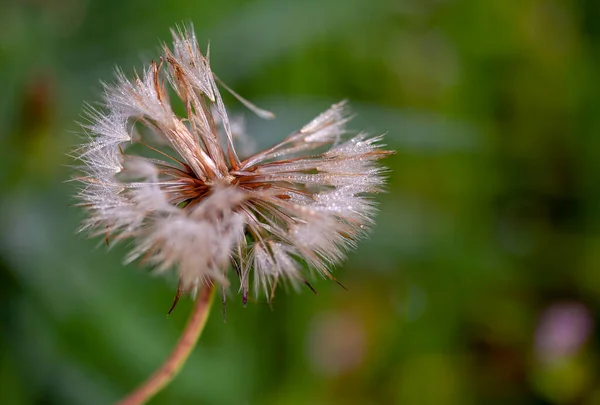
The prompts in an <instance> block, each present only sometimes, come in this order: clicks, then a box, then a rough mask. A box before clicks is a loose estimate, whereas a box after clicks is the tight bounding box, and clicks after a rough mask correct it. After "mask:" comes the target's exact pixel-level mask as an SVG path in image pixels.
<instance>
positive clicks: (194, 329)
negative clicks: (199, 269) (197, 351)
mask: <svg viewBox="0 0 600 405" xmlns="http://www.w3.org/2000/svg"><path fill="white" fill-rule="evenodd" d="M214 296H215V288H214V286H213V285H208V284H206V283H202V285H201V287H200V290H199V291H198V295H197V296H196V302H195V303H194V308H193V310H192V313H191V315H190V319H189V320H188V323H187V325H186V327H185V329H184V331H183V333H182V335H181V337H180V338H179V342H177V345H176V346H175V349H173V352H171V355H170V356H169V358H167V360H165V362H164V363H163V365H162V366H161V367H160V368H159V369H158V370H156V371H155V372H154V374H152V375H151V376H150V378H148V379H147V380H146V381H145V382H144V383H143V384H142V385H140V386H139V387H138V388H137V389H136V390H135V391H133V392H132V393H131V394H129V395H128V396H127V397H125V398H124V399H122V400H121V401H119V402H118V403H117V405H140V404H144V403H146V401H148V400H149V399H150V398H152V397H153V396H154V395H155V394H156V393H157V392H159V391H160V390H161V389H163V388H164V387H165V386H166V385H167V384H168V383H169V382H171V380H172V379H173V378H174V377H175V376H176V375H177V373H178V372H179V370H180V369H181V367H182V366H183V364H184V363H185V361H186V360H187V359H188V357H189V356H190V353H191V352H192V350H193V349H194V347H195V346H196V342H197V341H198V338H199V337H200V334H201V333H202V330H203V329H204V325H205V324H206V320H207V319H208V314H209V312H210V307H211V304H212V301H213V298H214Z"/></svg>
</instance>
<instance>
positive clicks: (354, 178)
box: [76, 30, 390, 301]
mask: <svg viewBox="0 0 600 405" xmlns="http://www.w3.org/2000/svg"><path fill="white" fill-rule="evenodd" d="M173 37H174V45H173V49H169V48H168V47H167V46H165V47H164V50H163V55H162V56H161V58H160V63H154V62H153V63H151V64H150V65H149V66H148V67H146V69H145V70H144V72H143V74H142V75H141V76H136V77H134V78H133V80H130V79H127V78H126V77H125V75H124V74H123V73H121V72H118V73H117V80H116V83H115V84H111V85H106V86H105V87H106V88H105V90H106V91H105V93H106V98H105V103H104V108H103V109H102V111H100V110H96V109H93V108H89V109H88V114H87V115H88V118H89V121H90V123H89V124H88V125H85V126H84V135H85V142H84V144H83V145H82V146H81V147H80V148H78V149H77V150H76V154H77V159H78V160H79V162H80V172H81V173H80V174H79V175H78V176H77V177H76V180H78V181H79V182H80V183H81V184H82V187H81V189H80V192H79V194H78V198H79V200H80V201H81V204H80V205H81V206H83V207H85V208H86V209H87V211H88V212H89V218H88V219H87V220H86V221H85V222H84V224H83V226H82V229H83V230H86V231H89V232H90V233H91V234H92V235H104V237H105V239H106V241H107V243H110V242H112V241H119V240H122V239H131V240H133V242H134V244H133V245H134V248H133V250H132V251H131V253H130V254H129V256H128V257H127V260H128V261H133V260H139V261H140V262H141V263H147V264H148V265H151V266H153V267H154V268H155V269H156V271H157V272H160V273H162V272H166V271H168V270H170V269H176V271H177V274H178V278H179V280H180V283H181V286H182V288H183V289H184V290H188V291H191V290H193V289H194V288H195V286H197V285H198V284H199V283H200V282H218V283H221V284H223V285H224V286H226V285H227V284H228V283H229V281H228V276H227V274H228V269H229V267H230V265H231V266H232V267H233V268H234V269H235V270H236V273H237V274H238V276H239V278H240V290H241V291H242V294H243V297H244V301H245V300H246V297H247V295H248V291H249V290H250V286H251V285H252V286H253V288H254V289H255V291H256V293H257V294H258V293H260V292H264V293H265V294H266V295H267V296H272V290H273V289H274V288H275V286H276V285H277V284H278V282H279V281H284V282H287V283H288V284H291V285H293V286H297V285H299V284H301V283H305V284H307V281H306V279H305V277H304V275H303V272H304V270H303V269H304V268H305V267H306V266H309V267H311V268H312V269H314V270H316V271H317V272H319V273H321V274H322V275H323V276H325V277H328V278H331V279H333V276H332V275H331V274H330V271H331V267H332V266H333V265H334V264H336V263H338V262H340V261H341V260H343V258H344V256H345V252H346V251H347V250H348V249H351V248H354V246H355V244H356V240H357V239H359V238H361V237H363V236H364V235H366V233H367V231H368V229H369V227H370V226H371V225H372V224H373V215H374V213H375V208H374V203H373V201H372V200H371V199H369V197H368V194H369V193H374V192H378V191H381V188H382V186H383V183H384V178H383V173H384V171H383V169H382V168H381V167H380V166H379V165H378V164H377V161H378V160H379V159H381V158H383V157H385V156H386V155H388V154H390V152H388V151H385V150H382V149H381V145H380V143H379V142H380V140H381V137H374V138H369V137H368V136H367V134H363V133H361V134H359V135H357V136H354V137H351V138H348V137H347V136H346V129H345V124H346V123H347V122H348V121H349V119H350V115H349V113H348V108H347V105H346V103H345V102H341V103H338V104H335V105H333V106H332V107H331V108H330V109H328V110H327V111H325V112H323V113H322V114H320V115H319V116H318V117H316V118H315V119H313V120H312V121H311V122H309V123H308V124H306V125H305V126H304V127H303V128H302V129H300V130H299V131H298V132H295V133H293V134H291V135H289V136H288V137H286V138H285V139H284V140H283V141H282V142H280V143H278V144H276V145H274V146H273V147H271V148H269V149H267V150H264V151H261V152H258V153H254V154H253V155H251V156H250V157H248V158H245V159H244V160H241V159H240V158H239V157H238V153H237V151H236V146H235V143H236V140H237V139H238V138H239V137H240V135H239V134H245V132H244V130H243V128H240V125H239V124H236V125H234V124H232V123H231V122H230V120H229V118H228V114H227V111H226V109H225V106H224V104H223V101H222V98H221V95H220V93H219V88H218V86H217V83H221V82H220V81H218V79H217V78H216V77H215V76H214V75H213V73H212V70H211V68H210V63H209V57H208V55H204V54H203V53H202V52H201V51H200V47H199V46H198V43H197V40H196V37H195V35H194V34H193V32H191V31H186V30H179V31H174V33H173ZM166 84H170V87H171V88H172V89H173V91H172V92H171V93H173V94H175V95H176V96H177V97H179V98H180V99H181V102H182V104H183V105H184V106H185V114H184V115H183V116H179V115H177V114H175V113H174V112H173V110H172V109H171V104H170V101H169V93H170V91H169V89H168V88H167V87H166ZM223 87H224V88H225V89H226V90H229V88H228V87H226V86H225V85H223ZM233 94H234V96H235V97H237V98H238V99H240V101H242V102H243V103H244V104H245V105H247V106H249V107H250V108H251V109H252V110H253V111H256V112H258V113H259V114H260V115H261V116H265V117H269V116H270V113H268V112H266V111H264V110H260V109H258V107H255V106H253V105H251V104H250V103H249V102H248V101H246V100H244V99H242V98H241V97H240V96H239V95H237V94H235V93H233ZM134 133H135V134H136V136H132V134H134ZM242 155H244V154H243V153H242Z"/></svg>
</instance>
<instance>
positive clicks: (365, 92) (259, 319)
mask: <svg viewBox="0 0 600 405" xmlns="http://www.w3.org/2000/svg"><path fill="white" fill-rule="evenodd" d="M599 19H600V7H599V6H598V5H597V2H595V1H591V0H588V1H558V0H521V1H507V0H486V1H480V0H462V1H442V0H427V1H422V0H404V1H390V0H371V1H362V0H346V1H341V0H319V1H317V0H308V1H302V2H300V1H276V0H253V1H251V2H247V1H241V0H237V1H229V2H193V1H182V0H175V1H170V2H147V1H146V2H142V1H139V0H137V1H127V2H125V1H116V0H106V1H90V0H88V1H81V2H79V1H74V0H67V1H64V2H21V1H14V2H10V0H9V3H8V4H5V5H3V6H2V13H0V77H1V78H2V89H3V91H2V96H1V97H0V190H2V192H1V193H0V224H1V227H0V308H1V310H0V403H1V404H11V405H12V404H23V405H26V404H34V403H35V404H37V403H40V404H42V403H43V404H61V405H62V404H92V405H93V404H107V403H111V402H114V401H115V400H117V399H118V398H120V397H121V396H123V395H124V394H125V393H126V392H127V391H128V390H130V389H132V388H133V387H134V386H136V385H137V384H138V383H139V382H141V381H142V380H143V379H144V378H145V377H146V376H147V375H148V374H149V373H150V372H151V371H152V370H153V369H154V368H155V367H156V366H157V365H159V364H160V363H161V362H162V360H163V359H164V358H165V356H166V355H167V354H168V353H169V351H170V350H171V348H172V347H173V345H174V343H175V342H176V339H177V336H178V333H179V331H181V329H182V327H183V325H184V323H185V319H186V316H187V313H188V312H189V309H190V302H189V300H186V299H182V302H181V303H180V305H179V307H178V308H177V309H176V311H175V313H174V314H173V315H172V316H169V317H167V316H166V312H167V310H168V309H169V306H170V304H171V299H172V295H173V294H174V291H175V286H176V282H174V281H173V280H169V281H167V282H165V280H164V279H163V278H155V277H148V275H147V274H146V273H147V271H146V270H145V269H143V268H140V267H138V266H136V265H129V266H123V265H122V264H121V260H122V258H123V256H124V252H125V251H126V246H117V247H114V248H111V249H106V248H105V246H102V244H103V243H104V241H102V240H100V239H101V238H99V239H98V240H91V241H90V240H86V239H85V237H84V236H83V235H76V234H75V230H76V228H77V226H78V223H79V220H80V219H81V216H82V213H81V212H80V211H79V210H78V209H76V208H73V207H70V205H72V204H73V202H74V201H73V199H72V197H71V196H72V195H73V194H74V192H75V188H74V186H73V185H72V184H70V183H65V181H66V180H68V179H69V177H70V176H71V173H72V169H71V168H70V167H68V166H69V165H71V164H73V162H72V160H71V159H70V158H69V157H68V156H67V153H68V151H69V150H70V149H71V147H72V145H75V144H77V143H78V139H77V137H76V135H75V134H74V132H77V131H78V127H77V124H75V121H77V120H81V118H80V114H81V108H82V103H83V101H84V100H87V101H90V102H94V101H95V100H99V99H100V94H101V87H100V85H99V84H98V80H105V81H109V80H111V78H112V75H113V67H114V66H115V65H119V66H122V67H123V68H124V70H125V71H126V72H132V71H133V69H132V68H131V67H132V66H137V67H138V69H139V67H140V66H141V63H140V61H148V60H150V59H152V58H153V57H155V55H156V54H157V52H156V50H157V48H158V42H157V39H160V40H165V41H168V40H169V31H168V28H169V27H171V26H173V25H174V24H177V23H181V22H184V23H185V22H189V21H192V22H193V23H194V24H195V28H196V32H197V34H198V38H199V39H200V41H201V42H202V41H203V40H204V41H206V43H208V41H209V40H210V43H211V60H212V64H213V68H214V70H215V72H217V73H218V74H219V76H220V77H221V78H222V79H223V80H224V81H225V82H227V83H228V84H229V85H230V86H231V87H233V88H234V89H236V91H238V92H239V93H240V94H242V95H244V97H247V98H249V99H250V100H252V101H254V102H256V103H257V104H258V105H260V106H261V107H265V108H268V109H271V110H273V111H274V112H275V113H276V114H277V115H278V118H277V120H275V121H260V120H259V119H256V118H254V117H251V116H250V114H247V121H248V126H249V132H250V133H251V134H252V135H254V136H256V140H257V143H258V144H259V145H262V146H264V145H268V144H270V143H273V142H274V141H275V140H277V139H281V138H282V137H283V136H285V135H287V134H288V133H289V132H291V131H292V130H293V129H295V128H298V127H299V126H301V125H303V124H304V123H306V122H308V121H309V120H310V119H311V118H312V117H313V116H314V115H316V114H317V113H318V112H320V111H322V110H323V109H324V107H326V106H327V105H328V104H330V103H332V102H335V101H338V100H339V99H343V98H347V99H349V100H350V102H351V105H352V107H353V108H354V109H355V111H356V113H357V118H356V119H355V121H354V122H353V124H352V125H351V126H352V127H353V128H356V129H357V130H360V129H368V130H370V131H371V132H373V133H381V132H387V136H386V143H387V144H388V145H389V147H390V148H391V149H394V150H396V151H397V153H396V155H394V156H392V157H391V158H388V159H387V160H386V161H385V164H387V165H388V166H389V167H390V168H391V169H392V171H391V174H390V185H389V193H387V194H385V195H381V196H378V200H379V201H380V202H381V204H380V210H381V213H380V214H379V215H378V218H377V222H378V225H377V226H376V228H375V229H374V232H373V234H372V237H371V239H370V240H368V241H365V242H363V243H361V244H360V245H359V249H358V251H356V252H354V253H352V254H351V255H350V258H349V260H348V261H347V262H346V263H345V264H344V266H342V267H341V268H339V269H337V270H336V272H335V275H336V277H338V278H339V280H340V281H341V282H342V283H343V284H344V285H345V286H346V287H347V288H348V291H345V290H342V289H341V288H339V287H338V286H337V285H335V284H334V283H331V282H329V281H326V280H319V281H317V282H315V283H314V284H313V285H314V286H315V287H316V289H317V290H318V291H319V295H318V296H316V297H315V296H313V294H312V293H310V291H309V290H308V289H307V290H306V291H304V292H303V293H302V294H294V293H290V294H287V293H285V291H283V290H280V291H278V293H277V295H276V297H275V300H274V302H273V305H272V308H271V307H270V306H269V305H268V304H267V303H265V302H255V303H249V305H248V307H247V308H243V306H242V305H241V302H240V301H241V297H240V296H238V295H236V289H237V286H235V285H234V286H232V288H231V295H230V299H229V303H228V306H227V322H226V323H224V322H223V317H222V316H221V314H220V313H219V311H218V306H216V307H215V308H216V309H217V310H216V311H214V313H213V315H212V317H211V318H210V320H209V322H208V325H207V328H206V331H205V334H204V335H203V336H202V338H201V341H200V344H199V346H198V347H197V349H196V350H195V352H194V354H193V355H192V357H191V359H190V361H189V363H188V364H187V365H186V367H185V368H184V369H183V371H182V373H181V375H180V376H179V377H178V378H177V379H176V380H175V382H174V383H173V384H172V385H171V386H169V387H168V388H167V389H166V390H165V391H164V392H162V393H161V394H159V395H158V396H157V397H156V398H155V399H154V400H153V401H152V404H157V405H158V404H196V403H202V404H282V403H284V404H292V405H293V404H323V405H325V404H328V405H329V404H345V405H346V404H350V405H352V404H357V405H358V404H360V405H369V404H392V403H399V404H404V405H407V404H425V405H427V404H432V405H443V404H448V405H450V404H466V405H468V404H544V403H556V404H572V403H582V404H594V403H598V401H599V399H598V398H600V391H598V388H597V387H598V386H600V384H599V383H600V367H599V366H598V361H597V359H598V355H599V354H600V352H599V350H600V348H599V346H598V342H599V339H598V334H597V329H598V328H597V327H596V326H595V325H593V322H594V321H595V320H597V319H599V316H600V254H599V253H598V252H600V187H599V186H600V136H598V134H599V133H600V132H599V130H600V113H599V109H600V81H598V75H597V72H598V71H599V69H600V30H599V29H598V26H599V25H598V24H597V21H598V20H599ZM227 101H229V106H230V107H233V108H234V110H237V111H238V112H241V111H242V108H241V106H240V105H239V104H236V102H235V101H234V100H227ZM96 247H98V248H96ZM567 303H577V304H578V305H581V306H582V308H584V309H585V311H587V312H585V311H584V315H585V314H587V315H586V316H584V318H585V319H586V322H588V323H592V325H591V331H589V330H588V332H589V337H588V338H587V339H586V338H585V337H586V336H587V332H586V331H585V330H583V331H581V333H580V335H581V336H582V341H581V342H580V344H578V345H577V347H576V349H575V350H574V351H572V352H569V353H566V354H564V353H563V354H561V355H559V356H558V357H552V356H555V355H556V354H553V353H550V354H549V352H548V351H547V350H546V349H547V348H546V349H544V347H542V346H540V345H541V344H540V341H541V340H540V339H542V337H540V336H541V335H540V333H541V332H540V330H542V329H540V325H541V324H542V319H543V316H544V314H546V313H547V310H548V308H550V307H552V306H561V305H563V306H564V305H567ZM566 319H567V320H566V321H565V322H566V323H565V324H560V325H559V326H556V328H559V329H560V328H562V329H560V331H559V332H556V333H563V332H564V331H565V330H566V331H571V332H572V331H575V332H577V330H578V329H577V325H576V324H571V323H570V322H575V321H576V320H575V316H574V315H573V314H572V313H571V315H569V316H568V317H567V318H566ZM588 326H589V325H588ZM584 329H585V328H584ZM546 332H547V333H548V334H551V332H552V329H550V332H548V331H547V330H546ZM542 335H543V334H542ZM545 350H546V351H545ZM551 355H552V356H551ZM548 356H550V357H551V358H550V357H548Z"/></svg>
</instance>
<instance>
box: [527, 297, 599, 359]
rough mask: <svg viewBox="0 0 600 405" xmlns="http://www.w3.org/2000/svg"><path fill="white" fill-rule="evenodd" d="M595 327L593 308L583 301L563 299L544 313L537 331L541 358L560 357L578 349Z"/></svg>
mask: <svg viewBox="0 0 600 405" xmlns="http://www.w3.org/2000/svg"><path fill="white" fill-rule="evenodd" d="M593 327H594V320H593V319H592V315H591V312H590V310H589V309H588V308H587V307H586V306H585V305H583V304H582V303H579V302H575V301H573V302H560V303H555V304H552V305H551V306H549V307H548V308H546V310H545V311H544V312H543V313H542V315H541V317H540V320H539V324H538V327H537V330H536V334H535V351H536V353H537V356H538V358H539V359H540V360H543V361H549V362H552V361H558V360H561V359H564V358H568V357H571V356H573V355H574V354H576V353H577V351H578V350H579V349H580V347H581V346H582V345H583V344H584V343H585V342H586V341H587V339H588V338H589V336H590V334H591V332H592V329H593Z"/></svg>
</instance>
